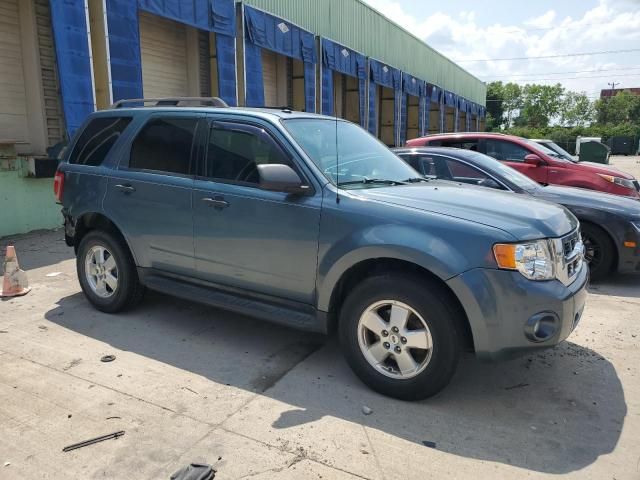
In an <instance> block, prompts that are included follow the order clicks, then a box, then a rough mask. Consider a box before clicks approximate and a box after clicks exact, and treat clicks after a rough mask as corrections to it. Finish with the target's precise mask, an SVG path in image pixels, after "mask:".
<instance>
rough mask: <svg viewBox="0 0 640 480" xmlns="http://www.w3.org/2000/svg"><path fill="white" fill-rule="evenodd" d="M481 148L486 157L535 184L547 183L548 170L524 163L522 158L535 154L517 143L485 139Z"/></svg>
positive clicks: (545, 167)
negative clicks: (513, 170)
mask: <svg viewBox="0 0 640 480" xmlns="http://www.w3.org/2000/svg"><path fill="white" fill-rule="evenodd" d="M483 148H484V152H483V153H485V154H486V155H489V156H490V157H493V158H495V159H496V160H500V161H501V162H503V163H506V164H507V165H509V166H510V167H512V168H514V169H516V170H518V171H519V172H520V173H523V174H524V175H526V176H527V177H529V178H531V179H533V180H535V181H536V182H538V183H543V184H546V183H548V168H547V165H546V164H542V165H530V164H528V163H525V162H524V158H525V157H526V156H527V155H529V154H532V153H536V152H533V151H531V150H529V149H528V148H525V147H523V146H521V145H518V144H517V143H514V142H510V141H506V140H500V139H494V138H487V139H485V140H484V142H483Z"/></svg>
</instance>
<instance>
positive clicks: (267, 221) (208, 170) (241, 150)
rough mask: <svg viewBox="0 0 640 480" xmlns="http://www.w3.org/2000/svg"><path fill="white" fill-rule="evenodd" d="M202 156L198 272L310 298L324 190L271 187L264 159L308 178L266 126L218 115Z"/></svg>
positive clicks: (196, 203)
mask: <svg viewBox="0 0 640 480" xmlns="http://www.w3.org/2000/svg"><path fill="white" fill-rule="evenodd" d="M203 160H204V162H203V163H204V165H203V168H202V175H201V176H199V177H198V178H197V179H196V182H195V188H194V192H193V208H194V243H195V253H196V267H197V271H198V276H199V277H200V278H201V279H203V280H207V281H210V282H214V283H217V284H221V285H225V286H229V287H236V288H240V289H242V290H244V291H250V292H255V293H260V294H266V295H271V296H275V297H281V298H286V299H290V300H294V301H298V302H301V303H307V304H312V303H313V302H314V298H315V280H316V269H317V258H318V232H319V225H320V207H321V202H322V195H321V191H320V189H319V188H315V189H314V188H313V187H311V188H310V189H309V190H310V193H312V194H310V195H308V196H302V195H290V194H287V193H284V192H272V191H266V190H263V189H261V188H260V184H259V176H258V171H257V165H258V164H265V163H270V164H273V163H279V164H287V165H289V166H291V167H292V168H293V169H294V170H296V171H297V172H298V174H299V175H300V176H301V178H303V179H308V178H310V177H308V176H307V177H305V174H304V173H303V168H301V164H299V163H297V161H296V160H295V158H294V156H293V154H292V151H290V150H289V149H287V148H286V146H285V143H284V142H283V141H282V139H281V137H279V136H277V135H275V132H269V131H268V130H267V129H265V128H264V127H263V126H259V125H257V124H250V123H245V122H243V121H242V120H232V121H231V120H217V119H212V121H211V125H210V127H209V132H208V140H207V142H206V147H205V155H204V159H203ZM307 183H309V182H308V181H307ZM309 185H310V186H311V184H310V183H309Z"/></svg>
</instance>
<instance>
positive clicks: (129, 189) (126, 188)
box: [116, 184, 136, 193]
mask: <svg viewBox="0 0 640 480" xmlns="http://www.w3.org/2000/svg"><path fill="white" fill-rule="evenodd" d="M116 188H117V189H118V190H121V191H122V193H131V192H135V191H136V189H135V188H134V187H132V186H131V185H122V184H118V185H116Z"/></svg>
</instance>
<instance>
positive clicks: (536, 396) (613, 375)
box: [0, 157, 640, 480]
mask: <svg viewBox="0 0 640 480" xmlns="http://www.w3.org/2000/svg"><path fill="white" fill-rule="evenodd" d="M618 161H621V162H623V165H622V168H624V169H626V170H632V169H634V168H636V165H638V170H640V164H636V163H635V162H636V159H634V158H632V157H626V158H622V159H620V160H618V159H615V162H616V163H617V162H618ZM636 175H637V176H639V177H640V172H637V173H636ZM61 237H62V233H61V232H60V231H57V232H41V233H36V234H31V235H27V236H22V237H17V238H15V239H12V240H11V241H12V243H14V244H15V245H16V246H17V249H18V255H19V259H20V262H21V264H22V267H23V268H25V269H27V270H28V274H29V279H30V281H31V284H32V285H33V291H32V292H31V293H29V294H28V295H27V296H25V297H22V298H16V299H12V300H9V301H4V302H0V425H1V426H2V427H1V429H0V431H1V432H2V435H0V479H3V480H4V479H32V478H33V479H36V478H38V479H39V478H51V479H65V478H115V479H120V478H122V479H130V478H136V479H161V478H169V476H170V474H171V473H172V472H174V471H175V470H177V469H178V468H180V467H181V466H182V465H184V464H186V463H189V462H194V461H201V462H206V463H210V464H213V465H214V466H215V468H216V469H217V470H218V474H217V476H216V478H222V479H225V478H248V477H251V478H260V479H306V478H325V479H326V478H340V479H341V478H345V479H351V478H367V479H396V478H397V479H413V478H416V479H418V478H420V479H424V478H445V477H446V478H472V477H473V478H492V479H493V478H505V479H506V478H509V479H511V478H525V477H526V478H557V477H563V478H576V479H578V478H579V479H584V478H587V479H603V478H615V479H618V480H622V479H633V480H637V479H639V478H640V442H639V441H638V439H639V438H640V277H638V276H627V277H624V276H617V277H614V278H612V279H610V280H609V281H607V282H605V283H601V284H597V285H592V287H591V289H590V294H589V298H588V303H587V307H586V310H585V314H584V317H583V319H582V321H581V323H580V325H579V326H578V328H577V330H576V331H575V332H574V333H573V334H572V335H571V336H570V337H569V339H568V341H567V342H565V343H564V344H562V345H560V346H559V347H557V348H555V349H552V350H547V351H544V352H541V353H536V354H533V355H531V356H528V357H524V358H521V359H518V360H514V361H510V362H505V363H500V364H483V363H479V362H477V361H476V360H475V359H474V358H473V357H472V356H471V355H465V356H464V357H463V359H462V361H461V363H460V366H459V369H458V372H457V374H456V376H455V377H454V379H453V381H452V383H451V385H449V387H448V388H447V389H446V390H445V391H443V392H442V393H441V394H440V395H438V396H436V397H434V398H432V399H428V400H425V401H422V402H415V403H407V402H401V401H397V400H392V399H388V398H385V397H382V396H380V395H378V394H375V393H373V392H371V391H370V390H369V389H367V388H366V387H365V386H363V385H362V384H361V383H360V381H359V380H358V379H357V378H356V377H355V376H354V375H353V373H352V372H351V371H350V370H349V368H348V367H347V365H346V364H345V362H344V360H343V359H342V357H341V355H340V352H339V348H338V346H337V344H336V342H335V340H334V339H324V338H323V337H319V336H315V335H310V334H306V333H301V332H296V331H293V330H288V329H284V328H281V327H277V326H273V325H269V324H266V323H262V322H259V321H257V320H254V319H250V318H247V317H242V316H238V315H234V314H230V313H227V312H223V311H220V310H216V309H212V308H208V307H203V306H200V305H195V304H190V303H187V302H183V301H181V300H176V299H173V298H168V297H164V296H161V295H158V294H150V295H147V297H146V298H145V300H144V302H143V303H142V305H140V306H139V307H138V308H137V309H135V310H134V311H132V312H129V313H126V314H123V315H106V314H102V313H100V312H97V311H96V310H94V309H93V308H91V307H90V305H89V304H88V303H87V301H86V300H85V299H84V297H83V295H82V294H81V293H80V288H79V285H78V282H77V279H76V273H75V263H74V260H73V251H72V250H71V249H69V248H67V247H66V246H65V245H64V242H63V241H62V238H61ZM1 243H6V240H4V241H0V244H1ZM48 275H49V276H48ZM106 354H113V355H115V356H116V359H115V361H113V362H111V363H103V362H101V361H100V358H101V357H102V356H103V355H106ZM363 406H367V407H369V408H370V409H371V410H372V413H371V414H370V415H364V414H363V412H362V410H363V408H362V407H363ZM118 430H124V431H125V432H126V433H125V435H124V436H123V437H121V438H119V439H117V440H109V441H106V442H102V443H99V444H96V445H92V446H89V447H85V448H82V449H79V450H75V451H73V452H68V453H63V452H62V448H63V447H64V446H66V445H68V444H71V443H75V442H78V441H82V440H85V439H88V438H92V437H95V436H99V435H104V434H107V433H111V432H115V431H118ZM5 463H9V465H7V466H4V465H5Z"/></svg>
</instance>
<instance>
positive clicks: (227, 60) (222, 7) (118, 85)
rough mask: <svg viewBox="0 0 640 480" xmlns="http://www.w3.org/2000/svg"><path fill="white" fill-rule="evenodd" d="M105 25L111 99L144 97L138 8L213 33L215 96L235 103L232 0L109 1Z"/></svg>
mask: <svg viewBox="0 0 640 480" xmlns="http://www.w3.org/2000/svg"><path fill="white" fill-rule="evenodd" d="M106 6H107V24H108V31H109V54H110V64H111V82H112V92H113V99H114V101H116V100H120V99H123V98H140V97H143V96H144V95H143V91H142V64H141V58H140V33H139V25H138V10H139V9H140V10H145V11H147V12H151V13H153V14H156V15H159V16H161V17H165V18H170V19H172V20H175V21H177V22H180V23H184V24H187V25H190V26H193V27H196V28H199V29H201V30H205V31H211V32H215V33H216V47H217V48H216V50H217V54H218V58H217V61H218V86H219V92H218V95H219V96H220V98H222V99H223V100H224V101H225V102H227V103H228V104H229V105H236V74H235V68H236V67H235V65H236V64H235V7H234V1H233V0H137V2H136V1H131V0H109V1H107V2H106Z"/></svg>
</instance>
